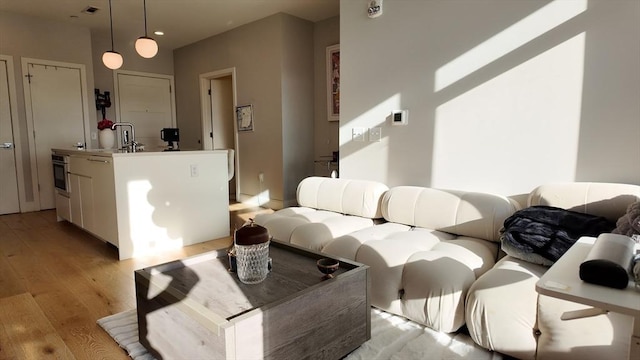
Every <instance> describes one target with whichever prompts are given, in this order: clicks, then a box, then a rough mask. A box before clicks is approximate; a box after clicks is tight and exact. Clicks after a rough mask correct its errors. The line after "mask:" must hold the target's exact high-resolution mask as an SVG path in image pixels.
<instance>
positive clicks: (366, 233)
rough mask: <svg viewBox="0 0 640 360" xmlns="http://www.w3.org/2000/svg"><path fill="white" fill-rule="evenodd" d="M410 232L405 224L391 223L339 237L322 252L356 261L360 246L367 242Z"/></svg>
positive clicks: (409, 228)
mask: <svg viewBox="0 0 640 360" xmlns="http://www.w3.org/2000/svg"><path fill="white" fill-rule="evenodd" d="M409 230H411V227H410V226H408V225H404V224H397V223H391V222H387V223H382V224H378V225H376V226H371V227H367V228H364V229H361V230H358V231H354V232H351V233H349V234H346V235H342V236H339V237H337V238H335V239H333V240H332V241H330V242H329V243H328V244H327V245H326V246H325V247H324V249H322V252H324V253H326V254H329V255H332V256H337V257H343V258H345V259H349V260H355V259H356V255H357V253H358V250H359V249H360V246H362V244H364V243H365V242H366V241H371V240H381V239H384V238H386V237H388V236H390V235H391V234H395V233H398V232H405V231H409Z"/></svg>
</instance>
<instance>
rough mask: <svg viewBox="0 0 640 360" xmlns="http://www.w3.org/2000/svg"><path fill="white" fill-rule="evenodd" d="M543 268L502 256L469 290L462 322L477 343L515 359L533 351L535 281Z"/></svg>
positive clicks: (534, 351) (534, 344)
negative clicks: (464, 321) (465, 324)
mask: <svg viewBox="0 0 640 360" xmlns="http://www.w3.org/2000/svg"><path fill="white" fill-rule="evenodd" d="M546 270H547V268H546V267H544V266H541V265H536V264H532V263H529V262H526V261H524V260H520V259H517V258H514V257H512V256H505V257H504V258H502V259H500V261H498V262H497V263H496V265H495V266H494V267H493V268H492V269H491V270H489V271H487V272H486V273H485V274H484V275H482V276H481V277H480V278H478V280H476V281H475V282H474V283H473V285H471V288H470V289H469V292H468V296H467V300H466V312H465V316H466V323H467V328H468V330H469V334H470V335H471V338H472V339H473V341H475V342H476V343H477V344H478V345H480V346H482V347H484V348H486V349H489V350H494V351H498V352H500V353H503V354H506V355H509V356H513V357H516V358H519V359H533V358H535V354H536V337H537V335H536V306H537V300H538V293H537V292H536V290H535V284H536V282H537V281H538V280H539V279H540V277H541V276H542V274H544V273H545V271H546Z"/></svg>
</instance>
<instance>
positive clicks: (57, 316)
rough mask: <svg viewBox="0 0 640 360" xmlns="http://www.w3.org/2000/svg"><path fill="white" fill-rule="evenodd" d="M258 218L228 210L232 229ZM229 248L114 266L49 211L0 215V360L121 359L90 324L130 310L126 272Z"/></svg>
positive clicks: (110, 255)
mask: <svg viewBox="0 0 640 360" xmlns="http://www.w3.org/2000/svg"><path fill="white" fill-rule="evenodd" d="M264 211H267V212H269V211H271V210H264V209H253V208H246V207H243V206H241V205H239V204H232V205H231V206H230V213H231V227H232V229H234V228H237V227H240V226H241V225H242V223H244V222H245V221H246V220H247V219H248V218H250V217H252V216H253V215H254V214H255V213H256V212H264ZM231 242H232V240H231V237H228V238H223V239H218V240H212V241H208V242H204V243H200V244H195V245H192V246H188V247H185V248H183V249H180V250H176V251H173V252H170V253H164V254H162V255H161V256H153V257H145V258H138V259H129V260H124V261H118V256H117V250H116V249H115V248H114V247H112V246H110V245H107V244H105V243H104V242H102V241H100V240H98V239H96V238H95V237H93V236H91V235H89V234H87V233H86V232H84V231H82V230H80V229H78V228H76V227H75V226H73V225H71V224H69V223H67V222H57V221H56V215H55V211H53V210H48V211H40V212H33V213H25V214H11V215H3V216H0V359H128V357H127V355H126V354H125V352H124V351H123V350H122V349H120V348H119V347H118V345H117V344H116V343H115V342H114V341H113V340H112V339H111V338H110V337H109V335H107V333H106V332H104V331H103V330H102V328H100V327H99V326H98V325H97V324H96V320H98V319H99V318H102V317H104V316H107V315H110V314H115V313H118V312H121V311H125V310H129V309H133V308H135V306H136V303H135V288H134V282H133V272H134V270H137V269H140V268H143V267H146V266H151V265H156V264H160V263H164V262H167V261H171V260H175V259H180V258H184V257H186V256H190V255H195V254H199V253H202V252H206V251H211V250H216V249H222V248H226V247H228V246H229V245H230V244H231Z"/></svg>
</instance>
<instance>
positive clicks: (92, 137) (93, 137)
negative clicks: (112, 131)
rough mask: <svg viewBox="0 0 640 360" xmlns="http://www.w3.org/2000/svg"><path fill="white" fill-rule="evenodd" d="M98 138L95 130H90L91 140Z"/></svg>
mask: <svg viewBox="0 0 640 360" xmlns="http://www.w3.org/2000/svg"><path fill="white" fill-rule="evenodd" d="M97 138H98V134H97V133H96V132H95V131H92V132H91V140H96V139H97Z"/></svg>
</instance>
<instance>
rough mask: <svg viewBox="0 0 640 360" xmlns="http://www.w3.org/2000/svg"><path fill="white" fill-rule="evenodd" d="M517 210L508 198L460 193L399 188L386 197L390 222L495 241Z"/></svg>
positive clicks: (384, 203) (384, 204)
mask: <svg viewBox="0 0 640 360" xmlns="http://www.w3.org/2000/svg"><path fill="white" fill-rule="evenodd" d="M515 210H516V207H515V206H514V204H513V203H512V202H510V201H509V199H507V198H506V197H503V196H499V195H493V194H487V193H476V192H465V191H458V190H440V189H432V188H423V187H417V186H398V187H394V188H392V189H390V190H389V191H387V192H386V193H385V194H384V196H383V197H382V215H383V216H384V218H385V220H387V221H390V222H396V223H400V224H406V225H410V226H418V227H422V228H427V229H434V230H439V231H444V232H449V233H453V234H457V235H465V236H470V237H474V238H478V239H485V240H490V241H495V242H499V240H500V237H499V230H500V228H502V224H503V222H504V220H505V219H506V218H507V217H509V216H510V215H511V214H513V212H514V211H515Z"/></svg>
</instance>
